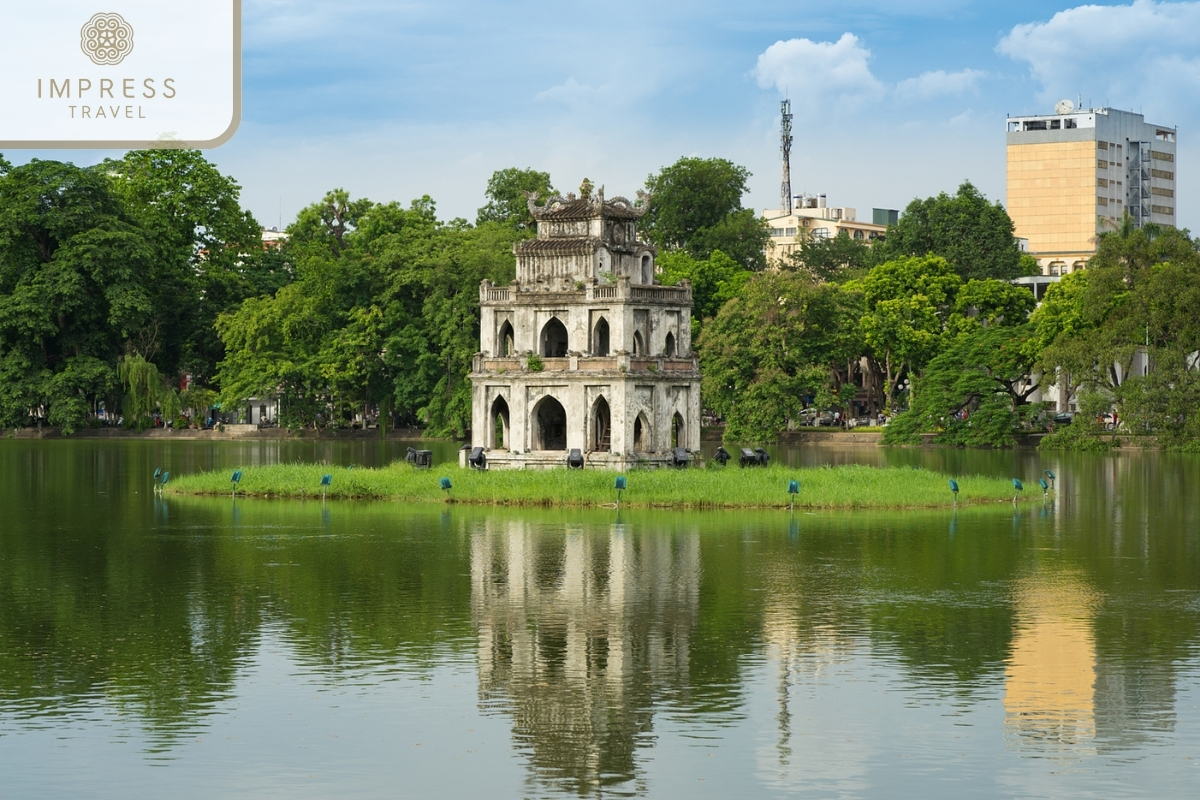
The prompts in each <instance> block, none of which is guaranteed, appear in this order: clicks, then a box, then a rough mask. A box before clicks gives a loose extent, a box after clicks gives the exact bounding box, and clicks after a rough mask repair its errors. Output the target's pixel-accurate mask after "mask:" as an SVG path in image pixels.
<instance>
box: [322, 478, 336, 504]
mask: <svg viewBox="0 0 1200 800" xmlns="http://www.w3.org/2000/svg"><path fill="white" fill-rule="evenodd" d="M330 486H333V476H332V475H322V476H321V500H322V501H324V500H325V492H326V490H328V489H329V487H330Z"/></svg>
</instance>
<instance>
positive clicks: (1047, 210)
mask: <svg viewBox="0 0 1200 800" xmlns="http://www.w3.org/2000/svg"><path fill="white" fill-rule="evenodd" d="M1175 138H1176V129H1175V128H1172V127H1167V126H1165V125H1151V124H1149V123H1147V122H1146V121H1145V118H1144V117H1143V116H1142V115H1141V114H1135V113H1133V112H1130V111H1118V110H1117V109H1114V108H1091V109H1082V108H1081V109H1077V108H1075V104H1074V103H1072V102H1071V101H1070V100H1062V101H1060V102H1059V103H1058V104H1057V105H1056V106H1055V109H1054V113H1053V114H1047V115H1038V116H1028V117H1010V118H1009V119H1008V133H1007V135H1006V140H1007V148H1008V203H1007V205H1008V214H1009V216H1010V217H1012V220H1013V223H1014V225H1015V226H1016V236H1017V237H1018V238H1019V239H1024V240H1026V241H1027V242H1028V251H1029V254H1030V255H1032V256H1033V257H1035V258H1036V259H1037V260H1038V264H1039V265H1040V266H1041V268H1042V273H1043V274H1044V275H1065V274H1066V273H1068V272H1074V271H1075V270H1077V269H1082V268H1083V267H1085V266H1086V265H1087V261H1088V259H1090V258H1091V257H1092V256H1093V255H1094V254H1095V252H1096V243H1097V235H1098V234H1101V233H1104V232H1105V231H1111V230H1116V229H1117V228H1118V227H1120V225H1121V223H1122V220H1123V219H1124V217H1125V215H1126V214H1128V215H1129V217H1130V221H1131V222H1132V223H1133V225H1134V226H1135V227H1139V228H1140V227H1142V226H1144V225H1146V224H1148V223H1151V222H1153V223H1156V224H1158V225H1169V226H1172V227H1174V225H1175V154H1176V141H1175Z"/></svg>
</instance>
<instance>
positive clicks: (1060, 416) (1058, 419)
mask: <svg viewBox="0 0 1200 800" xmlns="http://www.w3.org/2000/svg"><path fill="white" fill-rule="evenodd" d="M1074 419H1075V415H1074V414H1072V413H1071V412H1070V411H1060V412H1058V413H1057V414H1055V415H1054V416H1052V417H1051V418H1050V421H1051V422H1053V423H1054V424H1055V425H1070V424H1071V423H1072V422H1073V421H1074Z"/></svg>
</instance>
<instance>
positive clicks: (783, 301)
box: [697, 272, 861, 441]
mask: <svg viewBox="0 0 1200 800" xmlns="http://www.w3.org/2000/svg"><path fill="white" fill-rule="evenodd" d="M856 302H857V297H856V296H854V295H851V294H847V293H844V292H842V291H841V290H840V289H839V288H838V287H836V286H832V285H829V284H825V285H817V284H814V283H812V282H811V281H810V280H809V279H808V278H806V277H804V276H801V275H797V274H795V273H788V272H774V273H772V272H768V273H762V274H759V275H755V276H753V277H751V278H750V279H749V280H748V281H747V282H746V284H745V286H744V287H743V289H742V290H741V291H740V292H739V293H738V294H737V296H735V297H733V298H732V299H730V300H729V301H728V302H727V303H725V305H724V306H723V307H722V308H721V310H720V312H719V313H718V314H717V316H716V317H715V318H714V319H712V320H711V321H710V322H708V323H707V324H706V325H705V326H704V330H703V332H702V333H701V335H700V340H699V342H698V345H697V346H698V349H699V351H700V363H701V370H702V373H703V378H702V381H703V383H702V387H701V391H702V392H703V394H704V403H705V405H706V406H707V407H708V408H710V409H712V410H713V411H715V412H716V413H717V414H719V415H721V416H722V417H724V418H725V421H726V431H725V437H726V439H728V440H731V441H759V440H765V439H773V438H774V437H775V436H776V434H777V433H778V432H779V431H780V430H782V429H783V428H784V427H786V425H787V421H788V419H789V418H795V417H796V416H797V415H798V414H799V412H800V410H801V409H802V408H803V407H804V398H805V397H812V396H817V395H819V394H822V393H828V389H827V387H828V384H829V379H830V371H831V369H833V368H835V367H836V366H840V365H841V364H843V363H844V362H845V361H846V360H848V359H850V358H853V357H854V355H855V354H856V353H858V352H860V348H861V342H859V341H858V340H857V334H856V330H857V329H856V327H855V325H854V320H855V318H856V317H857V316H858V314H859V313H861V309H860V308H858V307H857V306H856V305H855V304H856Z"/></svg>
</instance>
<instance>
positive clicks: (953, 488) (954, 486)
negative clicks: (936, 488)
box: [950, 478, 958, 508]
mask: <svg viewBox="0 0 1200 800" xmlns="http://www.w3.org/2000/svg"><path fill="white" fill-rule="evenodd" d="M950 491H952V492H954V507H955V508H958V481H956V480H954V478H951V479H950Z"/></svg>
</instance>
